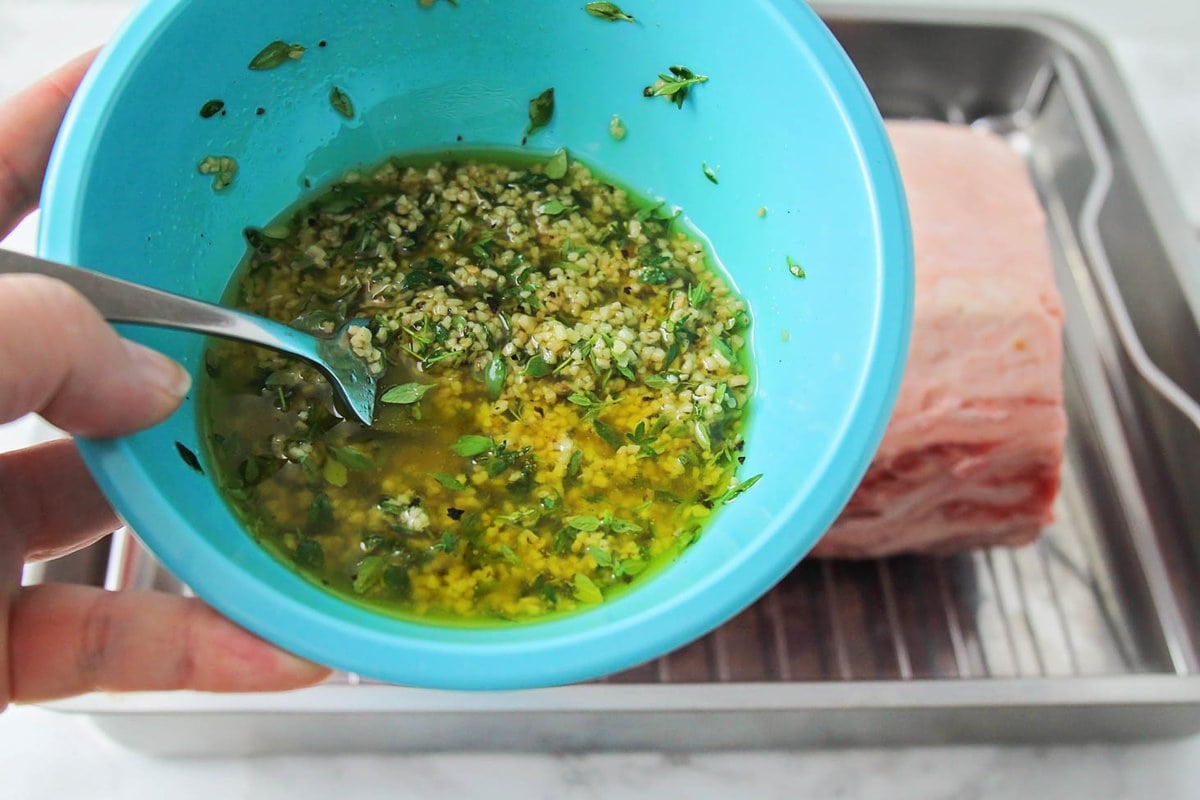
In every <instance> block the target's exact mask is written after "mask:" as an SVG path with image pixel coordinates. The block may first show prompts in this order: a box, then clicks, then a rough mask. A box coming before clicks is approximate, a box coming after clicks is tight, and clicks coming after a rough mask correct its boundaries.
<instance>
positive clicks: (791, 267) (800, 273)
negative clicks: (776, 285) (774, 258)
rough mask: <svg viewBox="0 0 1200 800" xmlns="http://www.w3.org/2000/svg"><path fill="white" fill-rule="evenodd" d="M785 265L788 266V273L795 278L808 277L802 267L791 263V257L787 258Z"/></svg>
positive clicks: (793, 262)
mask: <svg viewBox="0 0 1200 800" xmlns="http://www.w3.org/2000/svg"><path fill="white" fill-rule="evenodd" d="M787 265H788V272H790V273H792V274H793V275H795V276H796V277H797V278H807V277H808V276H807V275H806V274H805V272H804V267H802V266H800V265H799V264H797V263H796V262H795V261H793V260H792V257H791V256H788V257H787Z"/></svg>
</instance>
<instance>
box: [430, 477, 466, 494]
mask: <svg viewBox="0 0 1200 800" xmlns="http://www.w3.org/2000/svg"><path fill="white" fill-rule="evenodd" d="M425 474H426V475H428V476H429V477H431V478H433V479H434V480H435V481H437V482H438V483H440V484H441V485H442V486H445V487H446V488H447V489H449V490H450V491H452V492H461V491H463V490H464V489H466V488H467V485H466V484H465V483H463V482H462V481H460V480H459V479H458V478H456V477H454V476H453V475H447V474H446V473H444V472H427V473H425Z"/></svg>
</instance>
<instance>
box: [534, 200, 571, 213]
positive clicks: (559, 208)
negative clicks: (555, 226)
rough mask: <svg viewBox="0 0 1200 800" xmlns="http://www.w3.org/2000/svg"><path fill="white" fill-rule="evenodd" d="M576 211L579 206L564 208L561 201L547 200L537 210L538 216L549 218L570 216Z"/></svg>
mask: <svg viewBox="0 0 1200 800" xmlns="http://www.w3.org/2000/svg"><path fill="white" fill-rule="evenodd" d="M578 210H579V206H564V205H563V204H562V201H560V200H557V199H554V200H547V201H546V202H544V203H542V204H541V205H540V206H538V208H537V211H538V213H539V214H545V215H547V216H550V217H556V216H558V215H559V214H563V213H567V214H570V213H572V212H575V211H578Z"/></svg>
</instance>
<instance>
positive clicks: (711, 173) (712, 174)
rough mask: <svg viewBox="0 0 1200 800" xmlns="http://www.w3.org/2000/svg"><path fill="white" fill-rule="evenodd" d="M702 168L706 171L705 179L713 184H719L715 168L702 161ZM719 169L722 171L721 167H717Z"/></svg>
mask: <svg viewBox="0 0 1200 800" xmlns="http://www.w3.org/2000/svg"><path fill="white" fill-rule="evenodd" d="M700 168H701V169H702V170H704V177H706V178H708V179H709V180H710V181H712V182H713V183H718V181H717V173H716V172H714V171H713V168H712V167H710V166H709V165H708V162H707V161H701V162H700ZM717 169H720V167H717Z"/></svg>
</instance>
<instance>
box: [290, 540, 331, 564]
mask: <svg viewBox="0 0 1200 800" xmlns="http://www.w3.org/2000/svg"><path fill="white" fill-rule="evenodd" d="M296 564H297V566H301V567H307V568H308V569H320V568H321V567H323V566H325V548H323V547H321V543H320V542H318V541H317V540H316V539H309V538H307V537H305V538H303V539H301V540H300V541H299V542H297V543H296Z"/></svg>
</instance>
